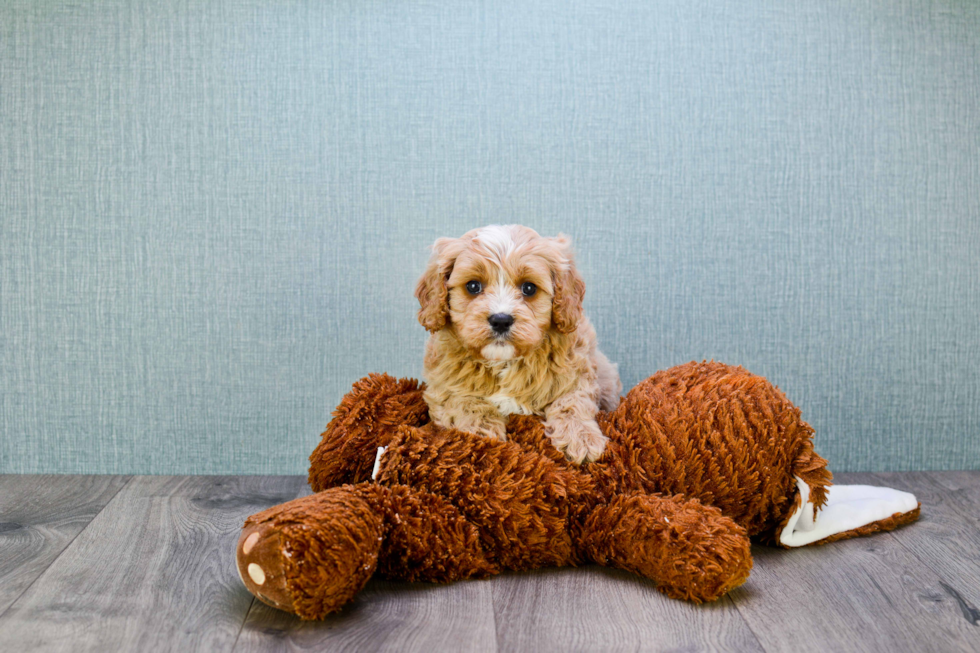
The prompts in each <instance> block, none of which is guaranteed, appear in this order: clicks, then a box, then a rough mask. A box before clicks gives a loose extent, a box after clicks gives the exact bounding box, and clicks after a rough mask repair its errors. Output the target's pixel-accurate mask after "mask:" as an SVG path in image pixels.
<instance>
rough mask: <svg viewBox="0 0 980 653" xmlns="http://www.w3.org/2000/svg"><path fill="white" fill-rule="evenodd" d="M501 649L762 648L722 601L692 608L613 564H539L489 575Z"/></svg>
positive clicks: (738, 617)
mask: <svg viewBox="0 0 980 653" xmlns="http://www.w3.org/2000/svg"><path fill="white" fill-rule="evenodd" d="M492 587H493V607H494V617H495V619H496V623H497V640H498V644H499V647H500V650H501V651H609V650H615V651H665V650H672V651H678V650H683V651H761V650H763V649H762V647H761V646H760V644H759V642H758V641H757V640H756V638H755V636H754V635H753V634H752V631H751V630H750V629H749V628H748V626H747V625H746V624H745V622H744V621H743V620H742V617H741V616H740V615H739V614H738V612H737V611H736V610H735V608H734V606H733V605H732V602H731V601H730V600H729V599H728V598H722V599H721V600H720V601H717V602H715V603H709V604H703V605H694V604H691V603H686V602H683V601H676V600H673V599H669V598H667V597H665V596H664V595H663V594H661V593H659V592H658V591H657V590H656V585H655V584H654V583H652V582H650V581H648V580H646V579H644V578H641V577H639V576H636V575H634V574H630V573H628V572H625V571H620V570H616V569H607V568H604V567H596V566H589V567H580V568H576V569H567V568H566V569H541V570H537V571H533V572H525V573H514V574H507V575H503V576H500V577H498V578H494V579H493V581H492Z"/></svg>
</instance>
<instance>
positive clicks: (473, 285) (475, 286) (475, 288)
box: [466, 281, 483, 295]
mask: <svg viewBox="0 0 980 653" xmlns="http://www.w3.org/2000/svg"><path fill="white" fill-rule="evenodd" d="M481 290H483V284H482V283H480V282H479V281H468V282H466V292H468V293H469V294H471V295H479V294H480V291H481Z"/></svg>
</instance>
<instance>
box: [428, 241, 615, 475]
mask: <svg viewBox="0 0 980 653" xmlns="http://www.w3.org/2000/svg"><path fill="white" fill-rule="evenodd" d="M584 295H585V283H584V282H583V281H582V277H581V276H579V273H578V271H577V270H576V269H575V262H574V260H573V255H572V249H571V242H570V240H569V239H568V237H567V236H564V235H559V236H558V237H557V238H543V237H541V236H539V235H538V234H537V232H535V231H534V230H533V229H529V228H527V227H522V226H520V225H507V226H500V225H492V226H489V227H484V228H482V229H474V230H472V231H469V232H467V233H465V234H463V236H462V237H461V238H440V239H438V240H436V242H435V244H434V245H433V246H432V258H431V259H430V260H429V264H428V266H427V267H426V270H425V272H424V273H423V275H422V277H421V278H420V279H419V282H418V286H417V288H416V290H415V296H416V298H418V300H419V304H420V305H421V308H420V310H419V316H418V317H419V322H420V323H421V324H422V326H424V327H425V328H426V329H427V330H428V331H429V332H430V334H431V335H430V336H429V340H428V342H427V344H426V347H425V362H424V368H425V379H426V383H427V388H426V390H425V395H424V396H425V401H426V403H427V404H428V405H429V417H430V418H431V419H432V421H433V422H435V423H436V424H439V425H441V426H444V427H453V428H457V429H460V430H463V431H469V432H470V433H475V434H478V435H483V436H487V437H491V438H497V439H499V440H504V439H506V425H507V417H508V415H511V414H521V415H540V416H542V417H544V424H545V429H546V432H547V434H548V437H550V438H551V441H552V442H553V443H554V445H555V447H557V448H558V449H559V450H560V451H562V452H564V454H565V456H566V457H567V458H568V459H569V460H571V461H573V462H575V463H582V462H584V461H593V460H596V459H597V458H599V456H601V455H602V452H603V450H605V447H606V442H607V439H606V437H605V436H604V435H603V434H602V432H601V431H600V430H599V426H598V425H597V424H596V419H595V418H596V413H597V412H598V411H599V410H600V409H602V410H611V409H612V408H615V407H616V406H617V405H618V404H619V393H620V391H621V390H622V388H623V386H622V383H620V380H619V372H618V370H617V368H616V366H615V365H614V364H612V363H610V362H609V359H607V358H606V357H605V356H604V355H603V354H602V352H600V351H599V349H598V348H597V347H596V334H595V329H593V328H592V324H591V323H590V322H589V320H588V318H586V317H585V315H584V314H583V312H582V298H583V296H584Z"/></svg>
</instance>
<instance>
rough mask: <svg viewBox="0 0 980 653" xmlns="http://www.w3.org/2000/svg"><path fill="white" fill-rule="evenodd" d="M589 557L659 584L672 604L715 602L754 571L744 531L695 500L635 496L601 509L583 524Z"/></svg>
mask: <svg viewBox="0 0 980 653" xmlns="http://www.w3.org/2000/svg"><path fill="white" fill-rule="evenodd" d="M581 542H582V547H583V550H584V553H585V555H586V556H587V557H588V558H589V559H591V560H593V561H594V562H596V563H597V564H600V565H605V566H610V567H618V568H620V569H626V570H629V571H632V572H634V573H637V574H640V575H641V576H645V577H647V578H649V579H651V580H654V581H656V582H657V584H658V587H657V589H659V590H660V591H661V592H663V593H664V594H666V595H667V596H669V597H671V598H680V599H686V600H689V601H694V602H695V603H701V602H702V601H713V600H715V599H717V598H720V597H721V596H723V595H724V594H725V593H726V592H728V591H729V590H731V589H733V588H734V587H737V586H738V585H741V584H742V583H743V582H745V580H746V579H747V578H748V577H749V570H751V569H752V555H751V552H750V548H749V538H748V536H747V535H746V532H745V529H744V528H742V527H741V526H739V525H738V524H736V523H735V522H734V521H732V520H731V519H729V518H728V517H725V516H724V515H722V514H721V511H720V510H718V509H717V508H713V507H709V506H705V505H703V504H701V503H700V502H699V501H697V500H695V499H684V498H683V497H681V496H677V497H673V498H670V497H662V496H658V495H647V494H633V495H620V496H617V497H614V498H613V499H612V500H611V501H610V502H609V503H607V504H605V505H601V506H599V507H597V508H596V509H595V510H593V512H592V513H591V514H590V515H589V517H588V518H587V519H586V521H585V523H584V524H583V535H582V540H581Z"/></svg>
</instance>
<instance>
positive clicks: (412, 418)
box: [237, 362, 919, 619]
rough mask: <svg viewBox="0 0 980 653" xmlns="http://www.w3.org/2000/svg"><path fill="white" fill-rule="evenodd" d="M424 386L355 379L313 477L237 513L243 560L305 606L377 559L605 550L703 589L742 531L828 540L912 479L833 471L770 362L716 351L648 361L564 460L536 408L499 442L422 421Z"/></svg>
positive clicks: (615, 562) (736, 562)
mask: <svg viewBox="0 0 980 653" xmlns="http://www.w3.org/2000/svg"><path fill="white" fill-rule="evenodd" d="M423 390H424V385H420V384H419V383H418V382H417V381H415V380H414V379H401V380H396V379H394V378H392V377H390V376H388V375H383V374H382V375H378V374H373V375H371V376H369V377H367V378H365V379H362V380H361V381H359V382H357V383H356V384H354V387H353V389H352V390H351V392H350V393H348V394H347V395H346V396H345V397H344V398H343V400H342V401H341V403H340V405H339V406H338V407H337V410H336V411H335V412H334V418H333V420H332V421H331V422H330V424H329V425H328V426H327V430H326V431H325V432H324V433H323V436H322V441H321V442H320V445H319V446H318V447H317V448H316V450H315V451H314V452H313V454H312V455H311V456H310V461H311V463H312V464H311V467H310V476H309V480H310V486H311V487H312V488H313V490H314V492H315V494H312V495H309V496H306V497H303V498H300V499H296V500H293V501H290V502H288V503H284V504H281V505H278V506H275V507H273V508H269V509H268V510H264V511H262V512H260V513H258V514H255V515H253V516H251V517H249V518H248V520H246V522H245V526H244V528H243V530H242V534H241V537H240V538H239V542H238V549H237V556H238V569H239V573H240V574H241V577H242V580H243V582H244V583H245V585H246V587H248V589H249V591H250V592H252V593H253V594H254V595H255V596H257V597H258V598H259V599H260V600H262V601H264V602H265V603H268V604H269V605H272V606H275V607H277V608H280V609H282V610H286V611H289V612H293V613H295V614H297V615H299V616H300V617H301V618H303V619H318V618H322V617H323V616H324V615H326V614H328V613H330V612H335V611H337V610H339V609H340V608H342V607H343V606H344V605H345V604H346V603H347V602H349V601H350V600H351V599H352V598H353V597H354V595H355V594H356V593H357V592H358V591H359V590H360V589H361V588H362V587H363V586H364V584H365V583H366V582H367V580H368V579H369V578H370V577H371V575H372V574H374V573H376V572H377V573H380V574H382V575H384V576H386V577H388V578H395V579H402V580H410V581H416V580H419V581H433V582H449V581H455V580H461V579H466V578H478V577H484V576H489V575H492V574H496V573H499V572H500V571H502V570H505V569H511V570H521V569H532V568H535V567H542V566H562V565H572V566H575V565H583V564H589V563H594V564H600V565H607V566H613V567H619V568H622V569H628V570H630V571H633V572H635V573H637V574H641V575H643V576H645V577H647V578H650V579H652V580H654V581H656V582H657V583H658V588H659V589H660V591H662V592H664V593H665V594H667V595H668V596H670V597H675V598H682V599H687V600H691V601H694V602H701V601H711V600H714V599H717V598H719V597H720V596H722V595H724V594H725V592H727V591H729V590H730V589H732V588H733V587H736V586H738V585H739V584H741V583H743V582H744V581H745V580H746V579H747V578H748V575H749V570H750V569H751V567H752V558H751V554H750V551H749V538H753V539H755V540H757V541H762V542H765V543H771V544H776V545H781V546H801V545H804V544H822V543H825V542H830V541H833V540H838V539H843V538H846V537H854V536H857V535H866V534H870V533H873V532H876V531H881V530H891V529H893V528H895V527H897V526H899V525H901V524H906V523H909V522H912V521H914V520H915V519H916V518H917V517H918V515H919V505H918V503H917V502H916V499H915V497H914V496H912V495H910V494H907V493H904V492H898V491H896V490H890V489H888V488H874V487H869V486H832V485H831V474H830V471H829V470H828V469H827V466H826V465H827V461H826V460H824V459H823V458H821V457H820V456H818V455H817V454H816V453H814V451H813V444H812V441H811V437H812V435H813V429H812V428H811V427H810V426H809V425H808V424H807V423H806V422H804V421H803V420H802V419H801V417H800V411H799V409H798V408H796V407H795V406H794V405H793V404H792V403H790V402H789V401H788V400H787V399H786V397H785V396H784V395H783V393H782V392H780V390H779V389H777V388H776V387H775V386H773V385H772V384H771V383H769V382H768V381H766V380H765V379H764V378H762V377H759V376H755V375H752V374H750V373H748V372H747V371H745V370H744V369H742V368H740V367H732V366H728V365H724V364H721V363H715V362H710V363H707V362H706V363H689V364H687V365H681V366H678V367H675V368H672V369H669V370H666V371H663V372H658V373H657V374H655V375H653V376H652V377H650V378H649V379H647V380H645V381H643V382H642V383H640V384H639V385H637V386H636V387H635V388H633V390H631V391H630V392H629V393H628V394H627V396H626V397H625V398H624V399H623V400H622V401H621V402H620V405H619V406H618V407H617V408H616V409H615V410H613V411H611V412H608V413H600V414H599V416H598V422H599V425H600V427H601V429H602V431H603V433H605V435H606V436H607V437H609V439H610V442H609V445H608V447H607V448H606V451H605V453H604V454H603V456H602V457H601V458H600V459H599V460H598V461H597V462H595V463H590V464H587V465H583V466H581V467H579V466H576V465H573V464H571V463H569V462H567V461H566V460H565V458H564V457H563V455H562V454H561V453H560V452H558V451H557V450H556V449H555V448H554V447H553V446H552V445H551V443H550V441H549V439H548V438H547V437H546V435H545V432H544V427H543V425H542V423H541V421H540V420H539V418H537V417H533V416H524V415H514V416H511V418H510V422H509V424H508V427H507V437H508V439H509V441H507V442H500V441H497V440H490V439H487V438H481V437H479V436H475V435H471V434H468V433H465V432H461V431H455V430H444V429H440V428H438V427H436V426H435V425H434V424H431V423H429V419H428V409H427V407H426V404H425V401H424V400H423V398H422V392H423Z"/></svg>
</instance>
